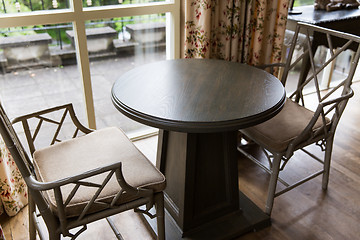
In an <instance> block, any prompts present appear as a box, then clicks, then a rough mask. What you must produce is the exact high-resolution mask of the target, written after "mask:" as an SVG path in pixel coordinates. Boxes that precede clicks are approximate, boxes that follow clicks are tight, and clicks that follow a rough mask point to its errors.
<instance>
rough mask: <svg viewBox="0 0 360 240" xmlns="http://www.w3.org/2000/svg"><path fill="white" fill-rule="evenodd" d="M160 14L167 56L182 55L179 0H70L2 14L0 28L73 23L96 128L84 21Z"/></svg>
mask: <svg viewBox="0 0 360 240" xmlns="http://www.w3.org/2000/svg"><path fill="white" fill-rule="evenodd" d="M159 13H166V58H167V59H176V58H180V0H167V1H165V2H154V3H142V4H126V5H108V6H100V7H83V5H82V1H78V0H69V8H68V9H57V10H41V11H33V12H23V13H6V14H1V15H0V28H9V27H23V26H31V25H42V24H59V23H68V22H71V23H72V24H73V30H74V32H75V36H74V40H75V48H76V58H77V64H78V68H79V72H80V76H81V79H82V83H83V95H84V99H85V101H84V102H85V108H86V115H87V121H88V126H89V127H90V128H92V129H96V120H95V109H94V99H93V92H92V85H91V74H90V63H89V54H88V50H87V39H86V34H85V22H86V21H89V20H98V19H107V18H114V17H128V16H136V15H148V14H159ZM109 94H110V93H109Z"/></svg>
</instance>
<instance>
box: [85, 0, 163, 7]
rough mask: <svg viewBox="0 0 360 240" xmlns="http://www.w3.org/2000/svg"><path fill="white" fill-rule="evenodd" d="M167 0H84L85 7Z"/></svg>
mask: <svg viewBox="0 0 360 240" xmlns="http://www.w3.org/2000/svg"><path fill="white" fill-rule="evenodd" d="M165 1H166V0H83V6H84V7H98V6H107V5H118V4H123V5H125V4H144V3H154V2H165Z"/></svg>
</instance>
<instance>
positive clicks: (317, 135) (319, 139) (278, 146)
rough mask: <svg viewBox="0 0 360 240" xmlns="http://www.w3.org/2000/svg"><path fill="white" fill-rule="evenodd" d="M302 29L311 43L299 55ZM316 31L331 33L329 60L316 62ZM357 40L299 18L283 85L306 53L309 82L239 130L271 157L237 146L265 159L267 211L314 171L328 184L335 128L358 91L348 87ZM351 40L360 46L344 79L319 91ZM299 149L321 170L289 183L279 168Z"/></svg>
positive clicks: (251, 156)
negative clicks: (277, 108) (271, 111)
mask: <svg viewBox="0 0 360 240" xmlns="http://www.w3.org/2000/svg"><path fill="white" fill-rule="evenodd" d="M300 33H301V34H305V36H306V42H307V45H308V47H307V48H304V49H303V53H300V54H298V57H297V58H296V57H295V54H293V53H294V50H295V45H296V42H297V38H298V36H299V35H300ZM312 34H325V35H326V36H327V40H328V46H329V47H330V49H329V50H330V53H331V57H330V59H328V60H325V59H320V61H318V58H314V54H315V53H313V52H312V51H311V47H310V46H311V37H310V36H311V35H312ZM302 36H303V35H302ZM335 38H337V39H336V40H337V41H338V40H339V39H342V40H341V41H342V43H343V44H344V45H343V47H341V48H337V49H334V48H333V47H332V46H333V44H332V42H333V40H334V39H335ZM359 43H360V37H358V36H354V35H350V34H345V33H341V32H337V31H332V30H329V29H324V28H320V27H316V26H312V25H307V24H301V23H299V24H298V26H297V28H296V31H295V35H294V38H293V41H292V45H291V48H290V51H289V53H288V57H287V62H286V64H283V66H284V73H283V75H282V78H281V82H282V83H283V84H284V86H286V85H285V84H286V83H289V82H290V81H289V80H288V79H289V78H290V76H293V75H294V72H293V71H292V70H293V69H294V67H295V66H296V64H297V63H298V62H299V61H300V60H302V59H304V58H307V57H308V58H309V59H310V62H311V71H310V72H309V75H308V76H307V79H306V80H305V82H298V83H297V86H295V87H294V88H295V90H294V91H293V92H292V93H290V94H287V95H288V98H287V100H286V102H285V105H284V107H283V109H282V110H281V111H280V113H279V114H278V115H276V116H275V117H273V118H272V119H270V120H268V121H266V122H264V123H261V124H259V125H256V126H253V127H250V128H246V129H242V130H240V132H241V134H243V137H244V138H245V139H247V140H251V141H253V142H255V143H256V144H258V145H259V146H260V147H261V148H262V149H263V150H264V153H265V156H266V157H267V159H268V163H269V164H267V166H265V167H266V168H264V165H263V164H262V162H261V161H259V159H256V158H255V157H254V156H253V155H250V154H249V152H248V151H246V149H247V148H246V147H245V146H242V145H241V144H240V145H239V147H238V149H239V151H240V152H242V153H244V154H245V155H246V156H248V157H249V158H250V159H251V160H253V161H254V162H256V163H258V164H262V166H263V168H264V169H266V170H267V171H268V172H269V173H270V174H271V177H270V182H269V188H268V197H267V202H266V207H265V211H266V213H267V214H269V215H270V214H271V211H272V207H273V203H274V198H275V197H277V196H279V195H281V194H283V193H285V192H287V191H289V190H291V189H293V188H294V187H297V186H299V185H300V184H302V183H304V182H306V181H308V180H310V179H313V178H314V177H316V176H319V175H321V174H322V175H323V179H322V188H323V189H324V190H325V189H327V185H328V179H329V170H330V160H331V153H332V147H333V141H334V135H335V130H336V127H337V125H338V123H339V120H340V117H341V115H342V113H343V111H344V109H345V106H346V104H347V102H348V100H349V99H350V98H351V97H352V96H353V94H354V93H353V91H352V89H351V87H350V86H351V84H352V80H353V76H354V73H355V69H356V66H357V64H358V62H359V56H360V47H359ZM350 44H354V45H355V46H357V51H356V52H355V53H354V55H353V56H352V59H351V63H350V65H349V66H348V69H345V70H347V71H345V70H344V71H343V72H342V73H340V75H341V77H340V80H339V81H338V82H336V83H335V84H334V86H332V87H331V88H329V89H326V90H321V84H320V76H321V74H323V72H324V71H322V70H323V69H324V68H325V67H326V66H328V65H329V66H330V65H331V64H332V63H333V62H334V61H336V59H339V54H340V53H342V52H344V51H345V50H346V49H347V48H348V46H349V45H350ZM340 56H341V55H340ZM338 61H343V60H338ZM280 65H281V64H280ZM278 66H279V64H276V65H275V67H278ZM269 67H271V65H270V66H269ZM287 80H288V81H287ZM299 81H300V80H299ZM312 89H313V91H314V92H315V93H314V94H312V95H313V96H314V97H312V98H311V97H310V96H311V94H309V93H310V91H312ZM251 141H250V142H251ZM313 144H316V145H318V146H319V147H320V149H321V151H322V152H323V155H324V159H323V160H322V159H320V158H319V157H318V156H316V154H313V152H311V150H307V149H305V148H306V147H307V146H309V145H313ZM297 150H303V151H304V152H305V153H306V154H307V155H309V156H310V157H312V158H314V159H316V160H317V161H319V162H320V163H322V164H323V167H322V168H321V169H320V170H319V171H318V172H315V173H313V174H310V175H309V176H307V177H305V178H303V179H302V180H299V181H296V182H295V183H292V184H288V183H286V182H285V181H284V180H283V179H281V178H280V177H279V172H280V171H281V170H283V169H284V167H285V165H286V164H287V163H288V161H289V160H290V158H291V157H292V156H293V154H294V152H295V151H297ZM295 160H296V159H294V160H293V161H295ZM293 171H296V169H293ZM278 181H279V182H280V183H282V184H284V188H283V189H282V190H281V191H278V192H276V187H277V183H278Z"/></svg>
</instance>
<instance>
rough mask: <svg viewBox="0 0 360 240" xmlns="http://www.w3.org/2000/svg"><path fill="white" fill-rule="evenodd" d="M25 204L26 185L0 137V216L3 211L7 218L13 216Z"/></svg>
mask: <svg viewBox="0 0 360 240" xmlns="http://www.w3.org/2000/svg"><path fill="white" fill-rule="evenodd" d="M27 202H28V200H27V186H26V183H25V181H24V179H23V178H22V176H21V174H20V171H19V169H18V168H17V166H16V164H15V161H14V159H13V158H12V156H11V154H10V151H9V149H8V148H7V147H6V145H5V143H4V141H3V139H2V137H1V136H0V214H2V213H3V212H4V209H5V211H6V213H7V214H8V215H9V216H14V215H15V214H16V213H18V212H19V211H20V209H21V208H23V207H24V206H25V205H26V204H27ZM0 236H1V235H0ZM0 239H1V238H0Z"/></svg>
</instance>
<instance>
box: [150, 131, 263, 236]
mask: <svg viewBox="0 0 360 240" xmlns="http://www.w3.org/2000/svg"><path fill="white" fill-rule="evenodd" d="M236 142H237V131H232V132H222V133H179V132H168V131H163V130H161V132H160V135H159V144H158V157H157V167H158V168H159V169H160V171H162V172H163V173H164V175H165V176H166V181H167V187H166V189H165V192H164V197H165V208H166V210H167V213H168V215H167V218H166V219H167V224H166V231H167V235H169V239H180V238H184V239H228V238H233V237H235V236H238V235H241V234H244V233H246V232H249V231H252V230H254V229H260V228H262V227H265V226H268V225H269V224H270V218H269V216H267V215H266V214H264V213H263V212H262V211H261V209H259V208H258V207H257V206H256V205H255V204H253V203H252V202H251V201H250V200H249V199H248V198H247V197H245V195H243V194H242V193H240V196H239V190H238V189H239V188H238V168H237V150H236V146H237V144H236Z"/></svg>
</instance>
